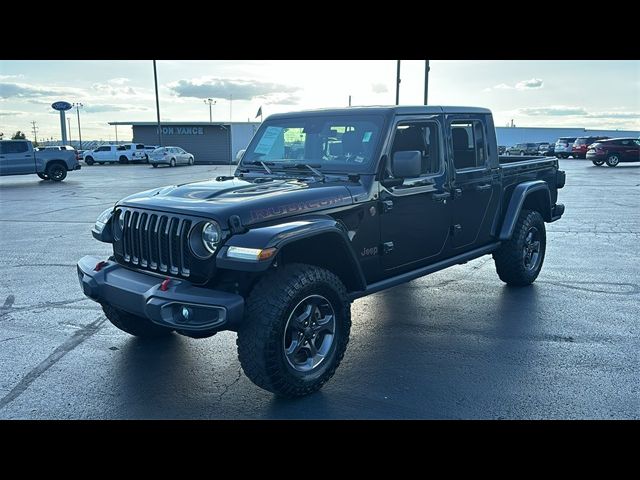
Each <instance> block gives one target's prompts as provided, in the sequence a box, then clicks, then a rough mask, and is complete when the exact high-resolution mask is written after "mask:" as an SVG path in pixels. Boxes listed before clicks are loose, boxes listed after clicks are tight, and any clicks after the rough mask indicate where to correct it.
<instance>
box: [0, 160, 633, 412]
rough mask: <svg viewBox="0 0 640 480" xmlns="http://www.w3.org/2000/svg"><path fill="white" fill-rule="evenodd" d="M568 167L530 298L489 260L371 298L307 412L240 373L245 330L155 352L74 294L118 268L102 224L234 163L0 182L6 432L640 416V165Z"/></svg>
mask: <svg viewBox="0 0 640 480" xmlns="http://www.w3.org/2000/svg"><path fill="white" fill-rule="evenodd" d="M560 162H561V166H562V168H563V169H564V170H565V171H566V172H567V185H566V187H565V188H564V189H563V190H561V191H560V201H561V202H562V203H564V204H565V205H566V208H567V209H566V213H565V215H564V217H563V218H562V219H561V220H560V221H559V222H556V223H553V224H550V225H547V232H548V233H547V236H548V237H547V238H548V247H547V256H546V259H545V263H544V266H543V269H542V272H541V274H540V277H539V278H538V280H537V281H536V283H535V284H534V285H533V286H531V287H527V288H520V289H518V288H508V287H506V286H505V285H504V284H502V283H501V282H500V280H499V279H498V277H497V275H496V273H495V269H494V265H493V260H492V259H491V257H490V256H485V257H482V258H480V259H477V260H474V261H472V262H469V263H467V264H466V265H460V266H456V267H453V268H450V269H447V270H444V271H442V272H439V273H436V274H433V275H431V276H428V277H424V278H422V279H419V280H415V281H413V282H411V283H408V284H405V285H401V286H398V287H395V288H393V289H391V290H388V291H386V292H381V293H378V294H376V295H372V296H370V297H366V298H363V299H360V300H357V301H356V302H355V303H354V304H353V328H352V333H351V341H350V344H349V347H348V349H347V354H346V356H345V359H344V361H343V363H342V365H341V366H340V368H339V369H338V371H337V373H336V375H335V376H334V378H333V379H332V380H331V381H330V382H329V383H328V384H327V385H326V386H325V387H324V388H323V389H322V390H321V391H320V392H319V393H316V394H314V395H312V396H309V397H307V398H303V399H298V400H283V399H279V398H276V397H274V396H273V395H271V394H269V393H268V392H265V391H263V390H261V389H259V388H258V387H256V386H254V385H253V384H252V383H251V382H250V381H249V380H248V379H247V378H246V377H245V376H244V375H243V374H242V371H241V369H240V365H239V363H238V360H237V358H236V347H235V334H233V333H230V332H223V333H221V334H218V335H216V336H214V337H212V338H208V339H203V340H194V339H189V338H185V337H181V336H178V335H174V336H172V337H171V338H169V339H166V340H162V341H160V342H158V341H155V342H150V341H141V340H138V339H135V338H133V337H130V336H128V335H127V334H125V333H123V332H121V331H119V330H117V329H116V328H115V327H113V326H112V325H111V324H110V323H109V322H108V321H107V320H106V319H105V317H104V315H103V314H102V311H101V309H100V308H99V306H98V305H97V304H95V303H93V302H92V301H90V300H88V299H86V297H84V295H83V294H82V292H81V290H80V287H79V285H78V279H77V275H76V271H75V264H76V261H77V260H78V259H79V258H80V257H81V256H83V255H87V254H91V255H98V256H104V257H107V256H108V255H109V254H110V247H109V245H106V244H102V243H99V242H97V241H95V240H94V239H93V238H92V236H91V233H90V228H91V226H92V225H93V223H94V221H95V219H96V217H97V216H98V214H99V213H100V212H101V211H102V210H104V209H105V208H107V207H109V206H110V205H112V204H113V203H114V202H115V201H116V200H118V199H119V198H121V197H124V196H125V195H128V194H131V193H135V192H138V191H141V190H144V189H147V188H152V187H156V186H159V185H165V184H170V183H181V182H186V181H190V180H198V179H205V178H209V177H215V176H217V175H220V174H228V173H229V167H220V166H192V167H178V168H158V169H152V168H150V166H148V165H105V166H93V167H86V166H84V165H83V168H82V170H81V171H80V172H70V173H69V176H68V177H67V180H66V181H64V182H62V183H58V184H56V183H52V182H45V181H40V180H39V179H38V178H37V177H36V176H35V175H29V176H22V177H19V176H18V177H3V178H0V273H1V274H0V418H3V419H8V418H10V419H13V418H27V419H67V418H70V419H77V418H82V419H112V418H194V419H200V418H203V419H209V418H226V419H233V418H338V419H351V418H424V419H431V418H438V419H460V418H462V419H530V418H533V419H537V418H551V419H559V418H570V419H574V418H588V419H591V418H604V419H609V418H640V382H639V379H640V353H639V352H640V348H639V347H640V322H639V319H640V315H639V312H640V284H639V282H640V208H638V207H639V206H640V165H638V164H621V165H620V166H619V167H617V168H607V167H600V168H598V167H594V166H592V165H591V163H590V162H587V161H585V160H573V159H568V160H561V161H560Z"/></svg>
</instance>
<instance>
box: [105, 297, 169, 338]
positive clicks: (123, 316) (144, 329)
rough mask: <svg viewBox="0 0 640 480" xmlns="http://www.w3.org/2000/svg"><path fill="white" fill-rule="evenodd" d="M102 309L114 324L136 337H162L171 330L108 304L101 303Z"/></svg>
mask: <svg viewBox="0 0 640 480" xmlns="http://www.w3.org/2000/svg"><path fill="white" fill-rule="evenodd" d="M102 310H103V311H104V314H105V315H106V317H107V318H108V319H109V321H110V322H111V323H112V324H113V325H114V326H116V327H117V328H119V329H120V330H122V331H123V332H127V333H128V334H130V335H135V336H136V337H143V338H144V337H146V338H151V337H164V336H166V335H169V334H170V333H171V332H173V330H172V329H171V328H167V327H162V326H160V325H156V324H155V323H153V322H152V321H151V320H149V319H147V318H143V317H138V316H137V315H133V314H131V313H127V312H125V311H123V310H119V309H117V308H113V307H112V306H110V305H102Z"/></svg>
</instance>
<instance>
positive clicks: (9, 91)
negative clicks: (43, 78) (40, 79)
mask: <svg viewBox="0 0 640 480" xmlns="http://www.w3.org/2000/svg"><path fill="white" fill-rule="evenodd" d="M64 93H65V90H64V89H59V88H47V87H40V86H36V85H29V84H27V83H13V82H2V83H0V97H2V98H12V97H18V98H30V97H44V96H53V95H61V94H64Z"/></svg>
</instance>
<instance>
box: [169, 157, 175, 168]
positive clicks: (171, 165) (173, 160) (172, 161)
mask: <svg viewBox="0 0 640 480" xmlns="http://www.w3.org/2000/svg"><path fill="white" fill-rule="evenodd" d="M169 166H170V167H175V166H176V159H175V158H172V159H171V160H169Z"/></svg>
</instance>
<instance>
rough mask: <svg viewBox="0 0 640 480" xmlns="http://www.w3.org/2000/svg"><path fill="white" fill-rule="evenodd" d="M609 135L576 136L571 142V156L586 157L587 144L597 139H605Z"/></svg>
mask: <svg viewBox="0 0 640 480" xmlns="http://www.w3.org/2000/svg"><path fill="white" fill-rule="evenodd" d="M607 138H609V137H578V138H576V140H575V141H574V142H573V145H572V147H571V154H572V155H573V158H587V150H588V148H589V145H591V144H592V143H595V142H597V141H599V140H606V139H607Z"/></svg>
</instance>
